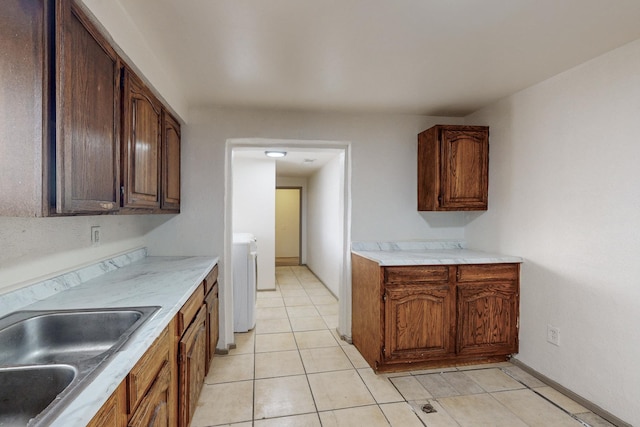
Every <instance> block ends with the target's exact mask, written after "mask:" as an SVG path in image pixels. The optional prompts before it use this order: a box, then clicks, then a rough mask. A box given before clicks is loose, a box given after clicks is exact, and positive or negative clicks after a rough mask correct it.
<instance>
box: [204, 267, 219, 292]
mask: <svg viewBox="0 0 640 427" xmlns="http://www.w3.org/2000/svg"><path fill="white" fill-rule="evenodd" d="M217 281H218V265H216V266H215V267H213V269H212V270H211V271H210V272H209V274H207V277H205V279H204V293H205V295H206V294H208V293H209V291H210V290H211V288H213V285H215V284H216V282H217Z"/></svg>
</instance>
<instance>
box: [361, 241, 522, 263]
mask: <svg viewBox="0 0 640 427" xmlns="http://www.w3.org/2000/svg"><path fill="white" fill-rule="evenodd" d="M351 252H352V253H354V254H356V255H360V256H361V257H364V258H367V259H370V260H372V261H375V262H377V263H378V264H380V266H384V267H389V266H401V265H454V264H500V263H521V262H523V260H522V258H520V257H517V256H511V255H501V254H494V253H489V252H481V251H474V250H469V249H466V248H465V244H464V242H457V241H456V242H385V243H362V242H361V243H354V244H353V245H352V250H351Z"/></svg>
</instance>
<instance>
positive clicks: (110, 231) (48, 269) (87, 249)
mask: <svg viewBox="0 0 640 427" xmlns="http://www.w3.org/2000/svg"><path fill="white" fill-rule="evenodd" d="M173 216H174V215H126V216H125V215H121V216H114V215H102V216H80V217H60V218H8V217H0V294H2V293H4V292H8V291H11V290H14V289H18V288H20V287H23V286H27V285H29V284H32V283H36V282H39V281H42V280H44V279H47V278H49V277H53V276H56V275H59V274H62V273H64V272H67V271H70V270H75V269H77V268H79V267H81V266H84V265H87V264H91V263H94V262H96V261H98V260H101V259H104V258H110V257H112V256H113V255H115V254H119V253H122V252H127V251H130V250H133V249H136V248H139V247H143V246H145V245H146V234H147V233H148V232H149V231H150V230H152V229H153V228H154V227H157V226H158V225H160V224H162V223H164V222H166V221H169V220H170V219H171V217H173ZM94 225H97V226H100V231H101V243H100V245H99V246H92V245H91V227H92V226H94Z"/></svg>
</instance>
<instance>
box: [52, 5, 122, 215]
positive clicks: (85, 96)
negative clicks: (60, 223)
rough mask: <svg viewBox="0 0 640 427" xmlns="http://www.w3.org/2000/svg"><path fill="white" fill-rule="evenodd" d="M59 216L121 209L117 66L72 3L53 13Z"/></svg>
mask: <svg viewBox="0 0 640 427" xmlns="http://www.w3.org/2000/svg"><path fill="white" fill-rule="evenodd" d="M55 69H56V161H55V164H56V198H55V201H54V202H55V203H52V206H51V208H52V210H54V211H55V213H57V214H74V213H105V212H116V211H117V210H118V209H119V206H120V191H119V190H120V189H119V176H120V174H119V167H120V151H119V150H120V95H119V93H120V91H119V87H120V60H119V58H118V55H117V54H116V52H115V51H114V50H113V48H112V47H111V46H110V45H109V43H108V42H107V41H106V40H105V39H104V38H103V37H102V36H101V34H100V33H99V32H98V30H97V29H96V28H95V27H94V25H93V24H92V23H91V22H90V21H89V19H88V18H87V17H86V15H85V14H84V13H83V12H82V10H80V8H79V7H78V6H77V5H76V3H75V2H74V1H72V0H59V1H58V2H57V7H56V66H55Z"/></svg>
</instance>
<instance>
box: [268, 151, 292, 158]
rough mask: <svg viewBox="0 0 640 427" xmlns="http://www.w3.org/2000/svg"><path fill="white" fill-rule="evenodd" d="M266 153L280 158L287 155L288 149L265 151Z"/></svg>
mask: <svg viewBox="0 0 640 427" xmlns="http://www.w3.org/2000/svg"><path fill="white" fill-rule="evenodd" d="M264 154H265V155H266V156H267V157H273V158H280V157H284V156H286V155H287V152H286V151H265V152H264Z"/></svg>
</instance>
